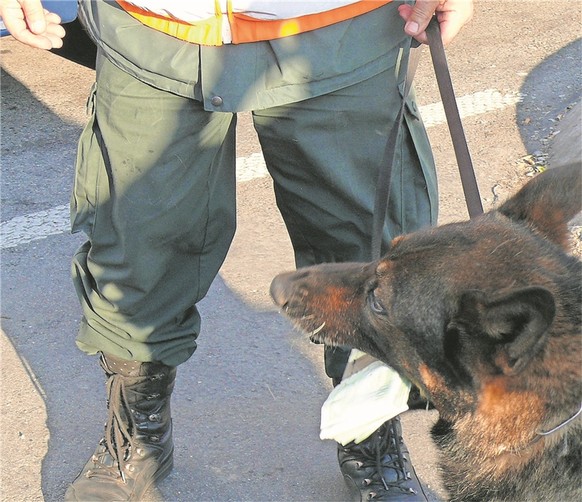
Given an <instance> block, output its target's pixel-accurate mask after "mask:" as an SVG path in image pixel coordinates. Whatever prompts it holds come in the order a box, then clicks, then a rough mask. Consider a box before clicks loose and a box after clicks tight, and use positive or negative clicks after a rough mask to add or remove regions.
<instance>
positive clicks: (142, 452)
mask: <svg viewBox="0 0 582 502" xmlns="http://www.w3.org/2000/svg"><path fill="white" fill-rule="evenodd" d="M135 453H136V454H137V455H139V456H140V457H143V456H144V455H145V451H144V450H143V448H136V449H135Z"/></svg>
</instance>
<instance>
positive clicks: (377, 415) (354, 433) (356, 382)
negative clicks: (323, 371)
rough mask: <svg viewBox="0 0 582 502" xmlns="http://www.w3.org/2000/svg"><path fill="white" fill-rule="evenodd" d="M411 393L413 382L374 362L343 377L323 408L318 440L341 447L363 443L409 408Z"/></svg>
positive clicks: (355, 357) (355, 354)
mask: <svg viewBox="0 0 582 502" xmlns="http://www.w3.org/2000/svg"><path fill="white" fill-rule="evenodd" d="M352 352H354V351H352ZM361 354H363V353H362V352H359V351H356V352H355V353H354V354H353V357H352V356H350V362H352V363H353V362H354V361H355V360H356V359H358V358H360V357H362V355H361ZM366 356H367V355H366ZM367 357H369V356H367ZM348 364H350V363H348ZM409 392H410V382H408V381H407V380H404V379H403V378H402V377H401V376H400V375H399V374H398V373H397V372H396V371H394V370H393V369H392V368H391V367H390V366H388V365H386V364H384V363H383V362H381V361H377V360H375V361H374V362H372V363H370V364H368V365H367V366H365V367H364V368H363V369H361V370H359V371H358V372H356V373H354V374H352V375H351V376H349V377H348V378H344V379H343V380H342V381H341V383H340V384H339V385H338V386H337V387H335V389H333V391H332V392H331V393H330V395H329V397H328V398H327V400H326V401H325V403H323V406H322V408H321V431H320V435H319V437H320V438H321V439H333V440H334V441H337V442H338V443H340V444H342V445H346V444H348V443H350V442H351V441H354V442H355V443H360V442H362V441H363V440H364V439H366V438H368V437H369V436H370V435H371V434H372V433H373V432H374V431H375V430H376V429H378V428H379V427H380V426H381V425H382V424H383V423H384V422H386V420H389V419H391V418H393V417H395V416H396V415H399V414H400V413H402V412H404V411H406V410H407V409H408V404H407V402H408V394H409Z"/></svg>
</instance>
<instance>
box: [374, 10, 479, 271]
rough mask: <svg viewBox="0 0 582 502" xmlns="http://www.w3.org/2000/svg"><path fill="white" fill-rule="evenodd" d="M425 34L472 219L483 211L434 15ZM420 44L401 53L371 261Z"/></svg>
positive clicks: (376, 254) (378, 239)
mask: <svg viewBox="0 0 582 502" xmlns="http://www.w3.org/2000/svg"><path fill="white" fill-rule="evenodd" d="M426 34H427V38H428V42H429V47H430V53H431V58H432V61H433V67H434V71H435V75H436V79H437V84H438V87H439V92H440V94H441V99H442V103H443V107H444V109H445V116H446V118H447V123H448V126H449V131H450V133H451V139H452V142H453V148H454V151H455V157H456V159H457V165H458V166H459V173H460V175H461V183H462V186H463V192H464V194H465V200H466V203H467V209H468V211H469V217H470V218H474V217H475V216H478V215H480V214H482V213H483V206H482V204H481V197H480V195H479V188H478V186H477V180H476V178H475V171H474V169H473V162H472V161H471V155H470V153H469V147H468V146H467V140H466V138H465V133H464V130H463V125H462V122H461V117H460V114H459V109H458V107H457V101H456V99H455V92H454V89H453V84H452V81H451V76H450V72H449V67H448V64H447V59H446V55H445V49H444V46H443V42H442V39H441V35H440V29H439V24H438V21H437V20H436V17H433V19H432V20H431V22H430V23H429V25H428V27H427V29H426ZM419 45H420V44H418V43H417V42H416V41H415V40H414V39H411V46H410V49H409V50H408V51H403V52H404V54H403V56H402V60H401V63H400V64H401V67H400V71H403V68H402V64H403V63H402V61H404V60H405V59H407V60H408V63H407V67H406V80H405V85H404V92H403V93H402V104H401V106H400V110H399V111H398V115H397V117H396V120H395V121H394V124H393V125H392V129H391V130H390V134H389V135H388V140H387V142H386V149H385V150H384V157H383V159H382V165H384V166H386V167H385V169H382V170H381V171H380V173H379V174H378V180H377V185H376V186H377V188H376V197H375V200H374V218H373V221H372V259H373V260H377V259H379V258H380V257H381V254H382V249H381V248H382V235H383V232H382V230H383V228H384V222H385V217H386V210H387V208H388V202H389V199H390V186H391V177H392V166H393V164H394V154H395V152H396V142H397V139H398V133H399V131H400V128H401V127H402V122H403V120H404V113H405V110H406V100H407V98H408V93H409V92H410V88H411V87H412V80H413V79H414V74H415V72H416V68H417V66H418V61H419V59H420V53H421V49H422V46H419ZM406 52H408V58H406V57H405V56H406V55H407V54H406Z"/></svg>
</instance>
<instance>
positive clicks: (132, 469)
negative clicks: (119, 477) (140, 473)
mask: <svg viewBox="0 0 582 502" xmlns="http://www.w3.org/2000/svg"><path fill="white" fill-rule="evenodd" d="M125 470H127V471H129V472H133V471H135V466H134V465H133V464H126V466H125Z"/></svg>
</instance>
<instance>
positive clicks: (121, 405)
mask: <svg viewBox="0 0 582 502" xmlns="http://www.w3.org/2000/svg"><path fill="white" fill-rule="evenodd" d="M101 364H102V367H103V369H104V370H105V372H106V373H107V375H108V379H107V384H106V389H107V403H108V413H107V422H106V423H105V435H104V437H103V438H102V439H101V441H100V445H101V448H100V449H99V451H97V452H96V453H95V454H94V455H93V457H92V459H91V460H92V461H93V463H94V464H95V466H96V467H95V469H90V470H88V471H87V473H86V476H87V477H89V478H90V477H114V478H116V479H119V478H121V479H122V480H123V482H125V481H126V477H125V474H124V472H125V468H126V466H127V464H128V463H129V462H128V461H129V458H130V456H131V451H132V450H134V449H135V444H134V435H135V431H136V422H135V419H134V416H133V413H132V411H131V409H130V407H129V406H128V404H127V403H128V400H127V395H126V385H125V380H126V378H125V377H123V376H121V375H118V374H115V373H113V374H112V373H111V372H110V371H109V369H108V368H107V366H106V363H105V362H104V361H103V360H102V361H101ZM133 392H134V393H135V391H133ZM144 398H146V399H147V396H145V395H144Z"/></svg>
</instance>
